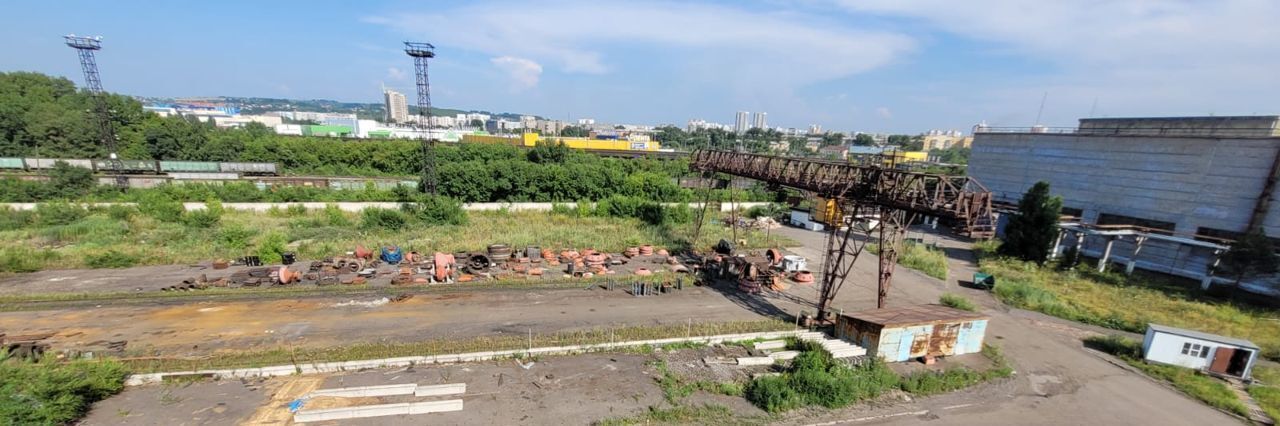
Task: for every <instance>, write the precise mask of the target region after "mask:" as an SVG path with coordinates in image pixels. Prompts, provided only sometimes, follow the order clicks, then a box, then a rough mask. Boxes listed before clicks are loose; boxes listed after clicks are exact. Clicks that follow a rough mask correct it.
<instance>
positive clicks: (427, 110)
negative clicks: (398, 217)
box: [404, 41, 436, 195]
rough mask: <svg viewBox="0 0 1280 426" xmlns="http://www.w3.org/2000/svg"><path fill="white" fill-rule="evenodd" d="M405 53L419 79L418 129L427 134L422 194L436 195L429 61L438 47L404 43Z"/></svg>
mask: <svg viewBox="0 0 1280 426" xmlns="http://www.w3.org/2000/svg"><path fill="white" fill-rule="evenodd" d="M404 53H407V54H408V55H409V56H410V57H413V69H414V74H416V75H417V79H418V126H417V127H418V128H419V129H423V130H424V131H425V132H426V134H425V135H423V138H422V184H421V187H422V192H425V193H427V194H431V195H435V194H436V139H435V138H433V137H431V81H430V79H429V78H428V76H427V59H430V58H434V57H436V47H435V46H432V45H431V43H418V42H412V41H406V42H404Z"/></svg>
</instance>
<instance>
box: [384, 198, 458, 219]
mask: <svg viewBox="0 0 1280 426" xmlns="http://www.w3.org/2000/svg"><path fill="white" fill-rule="evenodd" d="M400 210H401V211H403V212H405V213H406V214H408V215H410V216H412V217H413V218H414V219H416V220H417V221H418V222H421V223H424V224H426V225H465V224H466V223H467V212H466V210H463V209H462V203H460V202H458V201H456V200H454V199H452V198H448V197H441V196H434V195H424V196H421V197H418V199H417V201H416V202H414V203H405V204H401V205H400Z"/></svg>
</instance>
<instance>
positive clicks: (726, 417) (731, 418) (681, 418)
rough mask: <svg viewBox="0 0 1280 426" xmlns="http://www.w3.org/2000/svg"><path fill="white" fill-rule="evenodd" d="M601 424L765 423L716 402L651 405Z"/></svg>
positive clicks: (601, 425) (626, 425) (604, 425)
mask: <svg viewBox="0 0 1280 426" xmlns="http://www.w3.org/2000/svg"><path fill="white" fill-rule="evenodd" d="M596 424H598V425H600V426H630V425H653V424H658V425H691V424H700V425H709V424H724V425H727V424H734V425H749V424H763V421H759V420H757V419H750V418H744V417H741V416H736V415H734V413H733V411H731V410H729V407H725V406H723V405H716V404H703V405H699V406H687V405H677V406H674V407H670V408H658V407H653V406H651V407H649V409H648V411H646V412H645V413H644V414H640V415H636V416H631V417H615V418H609V419H605V420H602V421H600V422H599V423H596Z"/></svg>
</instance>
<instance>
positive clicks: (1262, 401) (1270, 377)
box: [1248, 365, 1280, 420]
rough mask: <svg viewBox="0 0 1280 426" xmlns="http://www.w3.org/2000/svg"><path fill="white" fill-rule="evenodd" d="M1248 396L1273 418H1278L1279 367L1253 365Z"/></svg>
mask: <svg viewBox="0 0 1280 426" xmlns="http://www.w3.org/2000/svg"><path fill="white" fill-rule="evenodd" d="M1253 380H1254V383H1253V384H1251V385H1249V389H1248V390H1249V396H1252V397H1253V401H1254V402H1256V403H1258V406H1259V407H1262V411H1265V412H1266V413H1267V415H1268V416H1271V418H1272V419H1273V420H1280V368H1277V367H1270V366H1265V365H1254V367H1253Z"/></svg>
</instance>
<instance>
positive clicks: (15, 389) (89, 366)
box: [0, 356, 127, 424]
mask: <svg viewBox="0 0 1280 426" xmlns="http://www.w3.org/2000/svg"><path fill="white" fill-rule="evenodd" d="M5 358H6V357H4V356H0V389H3V390H4V397H3V398H0V418H3V419H4V422H5V423H6V424H71V423H74V422H75V420H76V419H78V418H80V416H83V415H84V414H85V413H87V412H88V411H89V406H90V405H92V404H93V403H94V402H97V401H100V400H102V399H105V398H107V397H109V396H111V395H114V394H116V393H117V392H119V391H120V390H121V389H122V388H123V387H124V378H125V375H126V373H127V371H126V370H125V368H124V366H123V365H122V364H120V363H119V362H116V361H107V360H100V361H87V360H78V361H70V362H62V361H58V360H56V359H53V358H52V357H49V358H46V359H43V360H41V361H40V362H31V361H26V360H19V359H5ZM10 422H11V423H10Z"/></svg>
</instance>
